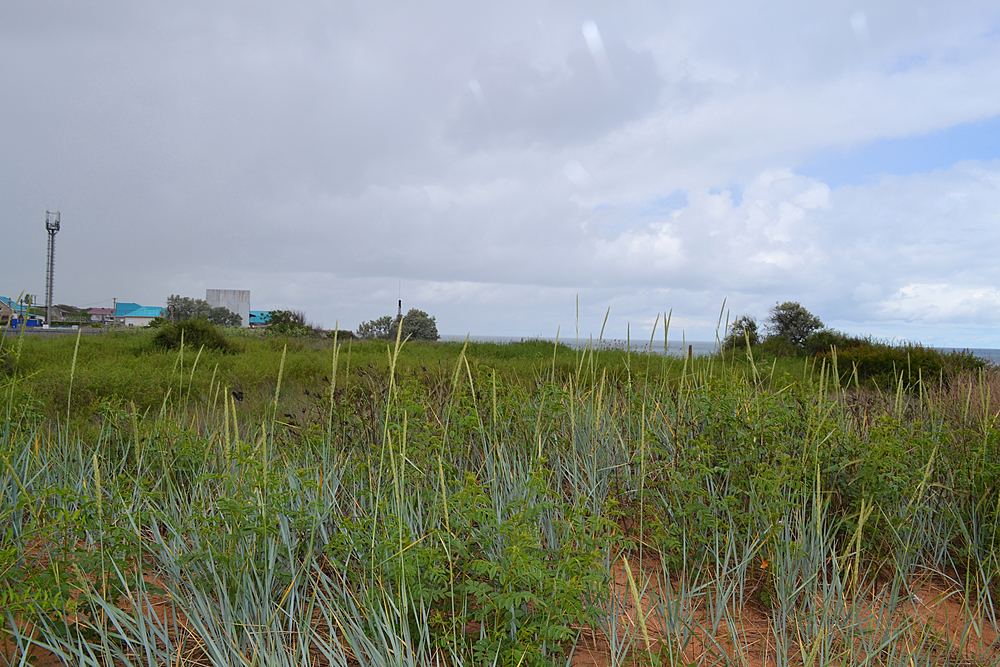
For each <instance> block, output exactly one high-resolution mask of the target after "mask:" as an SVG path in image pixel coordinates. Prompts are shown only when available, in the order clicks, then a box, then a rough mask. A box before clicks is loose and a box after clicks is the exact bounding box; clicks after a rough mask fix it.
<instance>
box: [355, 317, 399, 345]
mask: <svg viewBox="0 0 1000 667" xmlns="http://www.w3.org/2000/svg"><path fill="white" fill-rule="evenodd" d="M394 319H395V318H393V317H391V316H389V315H383V316H382V317H380V318H378V319H375V320H368V321H367V322H362V323H361V324H359V325H358V337H359V338H368V339H377V338H381V339H383V340H388V339H389V336H390V335H391V332H392V331H393V330H394V329H393V326H392V323H393V321H394Z"/></svg>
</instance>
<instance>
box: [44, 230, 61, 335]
mask: <svg viewBox="0 0 1000 667" xmlns="http://www.w3.org/2000/svg"><path fill="white" fill-rule="evenodd" d="M45 230H46V231H47V232H48V233H49V262H48V267H47V268H46V271H45V323H46V324H49V325H51V324H52V275H53V272H54V269H55V263H56V234H57V233H58V232H59V211H56V212H55V213H52V212H50V211H46V212H45Z"/></svg>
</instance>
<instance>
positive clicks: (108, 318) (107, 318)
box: [87, 308, 115, 324]
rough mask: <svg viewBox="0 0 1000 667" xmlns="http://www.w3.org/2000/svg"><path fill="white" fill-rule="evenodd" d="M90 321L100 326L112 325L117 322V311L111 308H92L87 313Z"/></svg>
mask: <svg viewBox="0 0 1000 667" xmlns="http://www.w3.org/2000/svg"><path fill="white" fill-rule="evenodd" d="M87 314H88V315H90V321H91V322H96V323H98V324H111V323H113V322H114V321H115V311H114V310H112V309H111V308H91V309H90V310H88V311H87Z"/></svg>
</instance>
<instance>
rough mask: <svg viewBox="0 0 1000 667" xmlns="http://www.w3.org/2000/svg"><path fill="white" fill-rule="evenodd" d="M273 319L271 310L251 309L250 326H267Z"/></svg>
mask: <svg viewBox="0 0 1000 667" xmlns="http://www.w3.org/2000/svg"><path fill="white" fill-rule="evenodd" d="M270 321H271V311H269V310H251V311H250V328H251V329H257V328H260V327H266V326H267V324H268V322H270Z"/></svg>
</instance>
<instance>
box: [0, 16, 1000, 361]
mask: <svg viewBox="0 0 1000 667" xmlns="http://www.w3.org/2000/svg"><path fill="white" fill-rule="evenodd" d="M590 9H595V11H593V12H592V13H591V14H583V13H581V12H580V11H579V10H578V8H576V7H575V6H572V5H571V4H561V3H550V4H545V5H538V4H526V3H525V4H518V3H513V4H506V5H504V6H503V7H499V8H495V9H490V8H483V7H479V6H475V5H470V4H468V3H451V2H441V3H433V4H431V5H424V6H416V5H381V4H375V5H349V4H343V3H335V4H330V3H313V2H296V3H291V4H286V5H281V6H278V5H274V6H271V5H266V4H265V5H247V4H245V3H216V4H212V5H205V4H204V3H183V2H182V3H171V4H161V5H135V4H127V3H120V2H106V3H101V2H96V3H88V4H87V5H86V6H83V5H80V4H79V3H71V2H47V3H46V2H42V3H20V4H16V5H13V6H11V7H6V8H5V9H4V14H3V21H0V59H2V61H3V62H4V63H5V67H4V68H2V69H0V91H3V94H2V95H0V122H2V127H3V128H4V131H3V132H2V133H0V155H3V156H4V159H3V160H0V226H2V228H3V230H4V239H5V243H4V246H3V247H4V250H3V253H2V254H0V293H2V294H4V295H7V294H11V295H14V296H16V295H17V293H19V292H20V291H21V290H22V289H23V290H27V291H29V292H35V293H41V292H42V291H43V289H44V283H43V279H44V278H43V277H44V261H45V260H44V251H45V234H44V230H43V229H42V222H43V221H44V211H45V210H46V209H52V208H57V207H58V208H61V210H62V212H63V231H62V232H60V235H59V237H58V249H57V258H58V262H57V277H56V287H57V290H56V298H57V301H64V302H70V303H77V304H80V305H93V304H95V303H103V302H105V301H110V299H111V298H112V297H118V298H120V299H124V300H130V301H139V302H143V303H149V304H154V303H162V302H163V301H164V300H165V298H166V297H167V296H168V295H169V294H171V293H178V292H179V293H185V294H191V295H196V296H197V295H200V294H201V292H202V291H203V290H204V289H206V288H208V287H234V288H249V289H251V290H252V292H253V295H254V307H255V308H256V307H257V306H260V307H296V308H303V309H305V310H306V311H307V312H308V313H309V314H310V316H311V317H312V318H314V319H316V320H319V321H321V322H323V323H325V324H327V325H328V326H332V324H333V322H334V321H336V320H340V321H341V323H342V324H343V323H346V324H347V325H348V326H355V325H356V324H357V323H358V322H360V321H361V320H362V319H368V318H370V317H375V316H377V315H379V314H382V313H383V312H388V311H389V310H391V309H392V307H393V305H394V302H395V294H396V289H397V286H398V284H399V281H400V280H402V281H403V287H404V296H405V298H406V299H407V303H412V305H414V306H417V307H425V306H426V308H425V309H429V310H431V311H432V312H434V313H435V314H437V315H438V316H439V320H440V323H441V329H442V331H446V332H456V333H458V332H464V331H473V332H475V333H484V334H488V333H498V334H510V335H517V334H520V333H523V334H525V335H533V334H552V333H554V330H555V328H556V327H558V326H560V325H562V326H563V327H564V329H563V330H564V331H565V329H566V327H568V326H569V325H571V323H572V320H573V318H575V308H574V305H573V304H574V303H575V297H576V295H577V294H579V295H580V298H581V303H582V312H581V319H584V320H586V321H587V322H589V323H590V324H588V325H586V327H585V328H588V329H589V328H599V326H600V322H601V321H602V320H603V315H604V312H605V309H606V308H607V307H608V306H611V307H612V316H611V319H610V320H609V326H610V327H611V329H609V333H611V334H612V335H624V333H625V331H626V330H627V327H628V323H630V322H631V323H633V324H634V325H635V326H634V327H633V328H632V331H633V332H634V331H635V329H636V327H640V328H641V327H642V326H646V327H648V326H650V325H651V323H652V322H653V321H654V319H655V317H656V314H657V313H660V312H662V311H664V310H667V309H669V308H671V307H673V308H674V312H675V316H676V318H678V320H677V321H683V322H684V323H685V324H684V326H685V327H688V328H689V333H691V335H695V336H701V337H710V336H711V335H712V333H713V330H714V322H715V320H716V318H717V315H718V308H719V307H720V306H721V303H722V300H723V298H726V297H728V298H729V301H728V302H727V303H729V305H730V306H731V307H732V308H733V309H734V310H737V311H739V312H751V313H757V314H758V315H762V314H764V313H766V310H767V308H768V307H769V306H770V305H773V303H774V301H776V300H779V299H780V300H784V299H796V300H800V301H802V302H803V303H806V304H807V305H808V306H810V307H811V308H812V309H813V310H814V311H816V312H817V313H818V314H820V315H821V316H823V317H824V319H827V320H830V321H835V322H844V323H852V322H853V323H856V324H857V326H859V327H860V326H867V327H871V329H872V330H873V332H876V333H878V332H880V331H883V330H891V328H892V327H897V328H898V329H899V332H900V333H899V335H908V334H906V333H905V332H907V331H911V332H919V333H921V335H925V334H926V335H929V336H932V337H936V338H937V339H939V340H947V339H948V338H947V337H948V335H949V334H948V331H947V329H946V328H945V327H947V326H949V325H950V326H952V327H953V329H952V330H953V331H954V332H956V333H955V334H954V335H956V336H958V335H961V336H967V337H968V338H969V339H972V338H975V337H977V336H979V337H983V336H988V334H984V333H982V331H985V330H987V329H988V328H989V327H994V328H995V326H996V324H997V316H996V315H994V313H996V312H997V310H996V308H995V307H994V306H995V302H996V292H995V290H996V289H997V282H998V278H1000V276H998V275H997V269H995V268H994V264H995V262H994V261H993V257H992V256H991V253H990V248H993V247H996V241H997V239H996V234H997V232H996V230H997V229H998V228H1000V226H998V225H997V218H996V214H995V211H997V210H1000V207H998V204H1000V202H998V201H997V199H998V197H997V187H998V186H997V178H998V176H997V174H998V172H1000V167H998V165H997V164H996V163H995V162H966V163H960V164H958V165H955V166H949V165H944V166H943V167H942V168H941V169H940V170H937V171H934V172H931V173H927V174H915V175H912V176H906V177H896V176H891V175H888V176H886V177H885V178H883V179H881V180H880V181H878V182H876V183H871V184H868V185H865V186H852V187H845V188H837V189H833V190H831V189H830V188H829V187H827V185H826V184H824V183H821V182H818V181H815V180H812V179H809V178H806V177H803V176H800V175H797V174H796V173H795V167H796V165H797V164H799V163H801V162H802V161H803V160H804V159H806V158H808V157H809V156H811V155H814V154H815V153H816V152H817V151H821V150H826V149H830V148H840V147H845V146H851V145H858V144H863V143H865V142H868V141H873V140H876V139H879V138H884V137H892V136H908V135H913V134H919V133H925V132H929V131H933V130H935V129H939V128H946V127H950V126H953V125H955V124H958V123H963V122H968V121H971V120H976V119H983V118H989V117H991V116H995V115H997V114H1000V95H998V94H997V92H996V91H998V90H1000V49H998V47H997V43H996V40H995V34H996V31H997V28H998V26H1000V11H998V9H997V7H996V6H995V3H985V2H982V3H979V2H972V3H962V4H961V6H950V5H949V6H943V5H942V6H939V7H932V8H929V9H928V10H927V12H925V15H921V14H920V13H919V12H917V11H916V10H914V9H913V8H912V7H911V6H910V5H908V4H906V3H893V2H880V3H875V4H873V5H865V6H864V7H862V8H860V10H861V11H863V12H864V15H865V28H866V31H867V33H866V34H867V38H866V40H867V41H866V44H865V45H864V46H863V48H862V45H861V44H859V40H858V38H857V37H856V36H855V31H854V29H853V28H852V21H851V17H852V15H853V14H854V13H855V12H857V11H859V7H858V6H856V5H852V4H849V3H848V4H845V3H833V4H828V5H823V6H821V7H820V6H817V7H811V6H805V5H802V4H801V3H791V2H787V3H777V4H774V5H769V6H767V7H761V6H755V5H747V4H745V3H744V4H740V3H702V4H696V5H688V6H666V5H641V4H635V5H629V6H627V7H616V8H615V9H614V11H611V10H608V11H607V12H604V11H601V10H600V8H590ZM587 21H593V25H594V27H596V28H598V30H597V31H596V36H597V37H598V38H599V42H598V41H597V40H595V39H594V37H595V32H594V31H593V30H590V29H589V28H588V29H587V30H584V28H583V26H585V25H589V24H587V23H586V22H587ZM588 36H589V38H588ZM596 45H599V46H601V47H603V51H604V53H605V55H606V58H607V62H606V64H607V70H608V72H610V75H611V78H610V81H611V83H612V85H609V84H608V81H609V77H608V76H607V74H608V72H605V75H604V77H603V78H602V74H601V67H602V65H601V62H602V61H601V59H600V58H599V57H598V56H599V55H600V52H601V50H600V49H598V48H597V46H596ZM595 54H596V55H595ZM595 58H596V59H595ZM473 83H474V84H475V85H473ZM677 193H680V195H678V194H677ZM684 193H686V197H684V196H683V195H684ZM664 202H668V203H670V205H669V206H665V205H664ZM977 332H979V333H977ZM952 340H954V342H962V341H961V340H957V339H952ZM996 346H1000V340H997V341H996Z"/></svg>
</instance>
